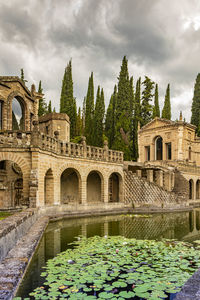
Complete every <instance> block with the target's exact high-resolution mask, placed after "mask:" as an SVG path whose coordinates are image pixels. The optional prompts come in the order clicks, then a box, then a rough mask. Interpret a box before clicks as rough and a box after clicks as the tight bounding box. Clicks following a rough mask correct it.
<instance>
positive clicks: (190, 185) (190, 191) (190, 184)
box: [189, 179, 194, 200]
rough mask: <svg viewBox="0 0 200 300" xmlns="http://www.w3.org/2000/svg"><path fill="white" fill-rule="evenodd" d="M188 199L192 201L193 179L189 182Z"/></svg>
mask: <svg viewBox="0 0 200 300" xmlns="http://www.w3.org/2000/svg"><path fill="white" fill-rule="evenodd" d="M189 199H190V200H193V199H194V181H193V179H190V180H189Z"/></svg>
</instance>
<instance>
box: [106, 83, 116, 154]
mask: <svg viewBox="0 0 200 300" xmlns="http://www.w3.org/2000/svg"><path fill="white" fill-rule="evenodd" d="M116 103H117V86H116V85H115V87H114V92H113V94H112V95H111V98H110V103H109V105H108V109H107V112H106V120H105V135H106V136H107V138H108V146H109V148H110V149H112V147H113V143H114V139H115V125H116Z"/></svg>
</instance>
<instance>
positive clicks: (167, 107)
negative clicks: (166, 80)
mask: <svg viewBox="0 0 200 300" xmlns="http://www.w3.org/2000/svg"><path fill="white" fill-rule="evenodd" d="M162 118H164V119H168V120H171V103H170V85H169V84H168V85H167V90H166V94H165V102H164V107H163V110H162Z"/></svg>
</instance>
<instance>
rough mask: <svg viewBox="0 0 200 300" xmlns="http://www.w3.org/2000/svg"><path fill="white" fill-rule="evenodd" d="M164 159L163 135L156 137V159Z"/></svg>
mask: <svg viewBox="0 0 200 300" xmlns="http://www.w3.org/2000/svg"><path fill="white" fill-rule="evenodd" d="M162 159H163V139H162V137H161V136H158V137H157V138H156V139H155V160H162Z"/></svg>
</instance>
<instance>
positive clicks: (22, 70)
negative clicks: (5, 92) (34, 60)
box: [20, 69, 28, 83]
mask: <svg viewBox="0 0 200 300" xmlns="http://www.w3.org/2000/svg"><path fill="white" fill-rule="evenodd" d="M20 72H21V75H20V78H21V80H22V81H23V83H26V82H28V81H27V80H26V79H25V78H24V69H21V70H20Z"/></svg>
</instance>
